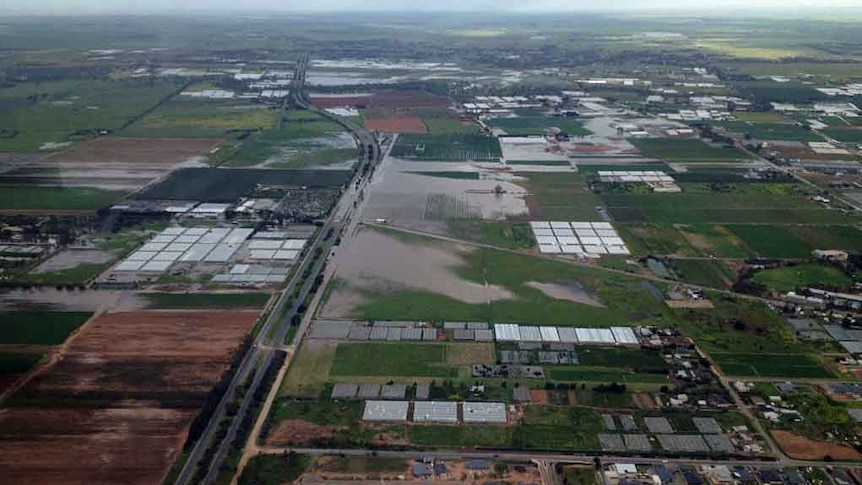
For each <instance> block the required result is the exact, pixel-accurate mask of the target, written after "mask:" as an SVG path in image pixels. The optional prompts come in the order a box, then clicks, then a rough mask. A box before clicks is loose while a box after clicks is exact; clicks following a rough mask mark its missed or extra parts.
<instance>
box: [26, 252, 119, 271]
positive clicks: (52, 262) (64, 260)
mask: <svg viewBox="0 0 862 485" xmlns="http://www.w3.org/2000/svg"><path fill="white" fill-rule="evenodd" d="M113 259H114V254H113V253H111V252H110V251H102V250H101V249H65V250H63V251H60V252H59V253H57V254H55V255H54V256H51V257H50V258H48V259H47V260H45V261H44V262H42V264H40V265H39V266H37V267H36V268H35V269H34V270H33V271H31V273H34V274H39V273H51V272H53V271H61V270H64V269H72V268H76V267H78V266H80V265H82V264H88V263H89V264H103V263H109V262H110V261H112V260H113Z"/></svg>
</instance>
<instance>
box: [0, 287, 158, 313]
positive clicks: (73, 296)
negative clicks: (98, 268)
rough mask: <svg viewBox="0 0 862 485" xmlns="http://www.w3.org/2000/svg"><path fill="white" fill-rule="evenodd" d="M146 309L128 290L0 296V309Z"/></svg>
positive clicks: (20, 292)
mask: <svg viewBox="0 0 862 485" xmlns="http://www.w3.org/2000/svg"><path fill="white" fill-rule="evenodd" d="M146 306H147V301H146V300H144V299H142V298H140V297H138V296H137V295H136V294H135V293H134V292H131V291H120V290H58V289H55V288H53V287H49V286H44V287H41V288H38V289H36V288H34V289H27V290H9V291H4V292H2V293H0V310H4V311H9V310H54V311H88V312H96V311H128V310H137V309H141V308H144V307H146Z"/></svg>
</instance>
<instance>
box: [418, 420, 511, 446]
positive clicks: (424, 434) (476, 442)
mask: <svg viewBox="0 0 862 485" xmlns="http://www.w3.org/2000/svg"><path fill="white" fill-rule="evenodd" d="M407 437H408V438H409V440H410V442H411V443H413V444H416V445H421V446H431V447H440V448H453V447H454V448H460V447H465V448H472V447H476V446H484V447H489V448H491V447H494V448H508V447H509V446H511V441H512V429H511V428H507V427H505V426H490V425H472V426H471V425H461V426H441V425H432V426H408V427H407Z"/></svg>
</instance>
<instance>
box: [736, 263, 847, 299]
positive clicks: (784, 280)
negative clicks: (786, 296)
mask: <svg viewBox="0 0 862 485" xmlns="http://www.w3.org/2000/svg"><path fill="white" fill-rule="evenodd" d="M752 280H753V281H754V282H755V283H758V284H761V285H763V286H765V287H766V288H768V289H770V290H773V291H783V292H787V291H793V290H797V289H799V288H803V287H808V286H816V287H818V288H830V289H837V290H841V289H846V288H849V287H850V285H852V284H853V280H852V279H851V278H850V277H849V276H847V275H846V274H845V273H844V272H843V271H841V270H840V269H838V268H836V267H834V266H827V265H823V264H818V263H803V264H798V265H788V266H783V267H780V268H772V269H764V270H761V271H758V272H757V273H756V274H755V275H754V277H753V278H752Z"/></svg>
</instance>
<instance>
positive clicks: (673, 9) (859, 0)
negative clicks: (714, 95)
mask: <svg viewBox="0 0 862 485" xmlns="http://www.w3.org/2000/svg"><path fill="white" fill-rule="evenodd" d="M830 8H839V9H841V10H846V9H851V10H856V9H860V10H862V0H822V1H821V0H783V1H778V0H715V1H713V2H711V3H708V4H706V5H705V4H704V3H703V2H691V1H685V0H683V1H672V0H642V1H636V0H605V1H603V2H602V3H601V6H597V5H596V3H595V2H584V1H565V0H522V1H519V0H496V1H495V0H467V1H463V0H461V1H458V0H438V1H436V2H433V3H428V4H420V5H417V4H416V3H415V2H406V1H403V0H369V1H367V2H356V1H349V0H317V1H313V2H297V1H287V2H277V1H273V0H246V1H244V2H242V3H241V4H237V2H234V1H231V0H187V1H184V2H178V1H174V0H150V1H138V0H115V1H105V0H79V1H69V0H32V1H26V2H25V1H21V0H12V1H10V2H9V3H8V4H7V5H5V13H6V14H7V15H70V14H77V15H105V14H111V15H116V14H126V15H142V14H199V13H214V14H216V13H220V12H224V13H249V14H253V13H267V12H268V13H284V14H303V13H307V14H314V13H328V12H368V13H375V12H392V13H409V12H441V13H444V12H486V13H489V14H528V13H536V14H541V13H554V12H557V13H559V12H595V13H600V12H630V13H638V12H658V11H660V12H667V13H684V14H692V13H701V14H731V15H733V14H742V13H745V12H749V13H753V12H760V13H764V14H769V15H783V16H794V15H796V14H801V13H812V12H813V13H820V14H823V15H830V14H834V13H836V12H829V11H828V10H827V9H830Z"/></svg>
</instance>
